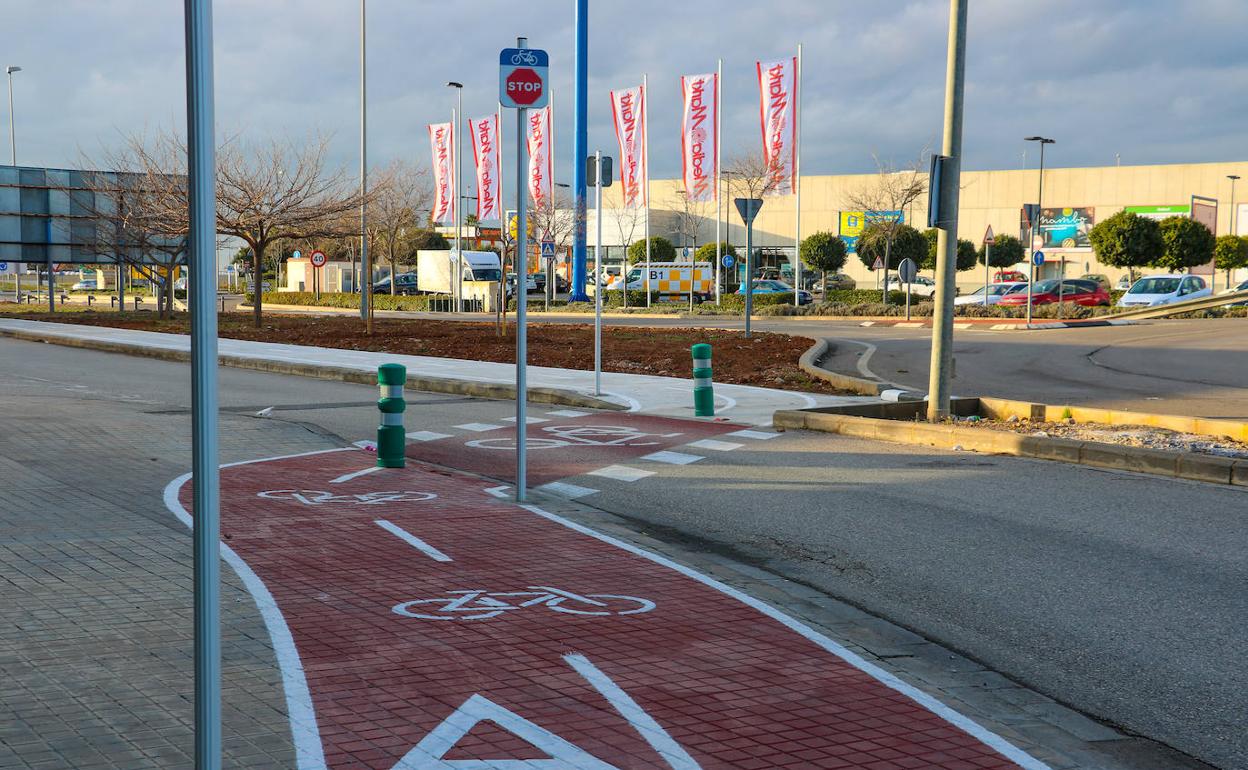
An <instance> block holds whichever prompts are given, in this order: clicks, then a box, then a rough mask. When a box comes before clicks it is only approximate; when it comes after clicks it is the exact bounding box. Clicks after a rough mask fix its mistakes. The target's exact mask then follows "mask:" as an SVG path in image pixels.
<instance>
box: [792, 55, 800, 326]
mask: <svg viewBox="0 0 1248 770" xmlns="http://www.w3.org/2000/svg"><path fill="white" fill-rule="evenodd" d="M793 82H794V86H793V90H794V91H796V92H797V93H795V94H794V95H793V96H794V99H793V149H794V150H796V152H795V153H794V158H793V193H794V198H795V199H796V200H795V201H794V204H793V210H794V211H795V212H796V213H795V215H794V220H795V222H794V226H793V229H794V239H793V306H794V307H799V306H800V305H801V299H800V298H801V295H802V44H801V43H798V44H797V69H796V70H795V71H794V73H793Z"/></svg>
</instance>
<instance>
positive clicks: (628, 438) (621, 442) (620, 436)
mask: <svg viewBox="0 0 1248 770" xmlns="http://www.w3.org/2000/svg"><path fill="white" fill-rule="evenodd" d="M542 430H543V431H545V432H546V433H549V434H551V435H552V436H554V438H531V439H529V440H528V441H527V442H526V444H527V445H528V448H529V449H557V448H559V447H565V446H578V445H579V446H657V445H658V444H659V443H661V442H658V441H646V440H644V439H653V438H676V437H677V436H681V435H683V434H681V433H646V432H644V431H640V430H637V429H636V428H629V427H627V426H623V425H553V426H551V427H548V428H542ZM465 445H466V446H470V447H476V448H478V449H515V448H516V439H515V437H514V436H512V437H505V438H479V439H476V440H473V441H468V442H466V443H465Z"/></svg>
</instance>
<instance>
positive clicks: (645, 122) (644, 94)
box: [624, 75, 650, 307]
mask: <svg viewBox="0 0 1248 770" xmlns="http://www.w3.org/2000/svg"><path fill="white" fill-rule="evenodd" d="M641 155H642V158H641V168H642V173H643V174H645V177H646V187H645V189H644V190H642V193H641V194H642V195H644V196H645V198H646V307H650V87H649V81H648V80H647V76H645V75H642V76H641ZM624 291H628V286H627V284H626V285H625V286H624Z"/></svg>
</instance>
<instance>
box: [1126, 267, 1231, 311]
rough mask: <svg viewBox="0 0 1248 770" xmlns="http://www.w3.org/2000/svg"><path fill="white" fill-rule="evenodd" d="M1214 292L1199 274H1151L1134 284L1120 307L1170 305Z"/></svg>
mask: <svg viewBox="0 0 1248 770" xmlns="http://www.w3.org/2000/svg"><path fill="white" fill-rule="evenodd" d="M1211 294H1213V289H1210V288H1209V286H1208V285H1207V284H1205V279H1204V278H1201V277H1200V276H1198V275H1181V274H1172V275H1150V276H1146V277H1144V278H1141V279H1140V280H1138V281H1136V282H1135V283H1134V284H1132V286H1131V288H1130V289H1128V290H1127V293H1126V294H1123V295H1122V299H1120V300H1118V307H1152V306H1154V305H1169V304H1171V303H1172V302H1186V301H1187V300H1189V299H1200V298H1201V297H1208V296H1209V295H1211Z"/></svg>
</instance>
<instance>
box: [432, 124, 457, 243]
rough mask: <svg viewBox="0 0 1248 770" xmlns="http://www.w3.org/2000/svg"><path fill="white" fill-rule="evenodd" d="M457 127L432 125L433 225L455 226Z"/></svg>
mask: <svg viewBox="0 0 1248 770" xmlns="http://www.w3.org/2000/svg"><path fill="white" fill-rule="evenodd" d="M454 139H455V125H454V124H453V123H430V124H429V145H430V148H431V149H432V151H433V166H432V168H433V193H434V198H433V217H432V219H433V223H434V224H438V225H453V224H455V197H456V196H457V195H459V191H458V190H456V189H455V141H454Z"/></svg>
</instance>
